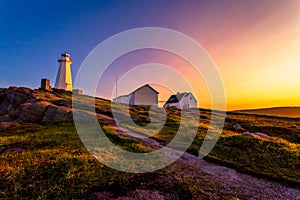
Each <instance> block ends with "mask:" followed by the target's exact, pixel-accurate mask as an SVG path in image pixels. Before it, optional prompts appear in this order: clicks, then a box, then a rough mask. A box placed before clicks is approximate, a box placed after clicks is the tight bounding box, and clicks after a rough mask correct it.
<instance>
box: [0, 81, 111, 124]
mask: <svg viewBox="0 0 300 200" xmlns="http://www.w3.org/2000/svg"><path fill="white" fill-rule="evenodd" d="M71 94H72V93H70V92H66V91H63V90H55V89H53V91H45V90H32V89H29V88H24V87H9V88H7V89H6V88H0V130H1V129H2V130H4V129H6V128H8V127H9V126H11V125H13V124H14V123H17V122H50V123H51V122H68V121H73V112H76V113H80V115H79V119H77V120H80V121H83V122H88V121H91V120H94V119H98V120H99V119H101V120H102V121H103V122H105V123H107V124H114V123H115V122H114V120H113V119H112V118H111V117H109V116H107V115H106V114H107V113H108V114H110V110H106V109H104V108H102V109H100V108H98V107H97V108H96V110H97V111H98V112H100V113H101V114H95V113H94V112H90V111H89V109H87V108H89V104H90V102H84V103H82V102H78V103H80V106H78V107H80V109H75V110H74V111H73V110H72V100H71V96H70V95H71ZM81 104H82V105H81ZM2 123H3V124H2Z"/></svg>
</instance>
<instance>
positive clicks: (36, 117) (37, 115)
mask: <svg viewBox="0 0 300 200" xmlns="http://www.w3.org/2000/svg"><path fill="white" fill-rule="evenodd" d="M49 105H51V104H50V103H49V102H46V101H39V102H34V103H23V104H21V105H20V107H19V108H18V109H17V110H16V111H15V112H13V113H12V114H11V116H12V117H13V118H17V119H20V120H22V121H26V122H39V121H41V120H42V119H43V116H44V114H45V112H46V110H47V108H48V106H49Z"/></svg>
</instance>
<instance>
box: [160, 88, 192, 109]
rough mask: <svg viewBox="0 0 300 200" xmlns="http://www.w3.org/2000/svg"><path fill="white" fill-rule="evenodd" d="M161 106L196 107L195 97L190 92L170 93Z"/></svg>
mask: <svg viewBox="0 0 300 200" xmlns="http://www.w3.org/2000/svg"><path fill="white" fill-rule="evenodd" d="M163 107H164V108H168V107H175V108H178V109H183V108H197V99H196V98H195V97H194V95H193V94H192V93H191V92H183V93H177V94H174V95H171V96H170V98H169V99H168V101H167V102H166V103H165V104H164V106H163Z"/></svg>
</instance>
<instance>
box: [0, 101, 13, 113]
mask: <svg viewBox="0 0 300 200" xmlns="http://www.w3.org/2000/svg"><path fill="white" fill-rule="evenodd" d="M13 110H14V107H13V105H12V104H10V103H9V102H8V101H6V100H4V101H2V103H1V104H0V115H5V114H8V113H9V112H12V111H13Z"/></svg>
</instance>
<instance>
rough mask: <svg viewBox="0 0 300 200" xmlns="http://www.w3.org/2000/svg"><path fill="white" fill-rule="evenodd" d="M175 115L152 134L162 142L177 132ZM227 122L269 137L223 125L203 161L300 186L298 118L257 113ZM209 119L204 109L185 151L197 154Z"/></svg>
mask: <svg viewBox="0 0 300 200" xmlns="http://www.w3.org/2000/svg"><path fill="white" fill-rule="evenodd" d="M176 116H178V115H177V114H175V116H170V117H169V118H170V119H173V120H167V124H166V126H165V127H164V128H163V129H162V130H161V132H160V133H159V134H157V135H155V136H154V138H156V139H157V141H159V142H160V143H162V144H164V145H165V144H167V143H168V142H169V141H171V139H172V138H173V137H174V136H175V134H176V133H177V129H178V126H179V123H180V119H179V118H176ZM226 121H227V122H231V123H233V124H240V125H241V126H242V127H243V128H245V129H246V130H248V131H250V132H262V133H266V134H268V135H269V136H272V137H271V138H270V139H258V138H254V137H251V136H246V135H243V134H241V133H238V132H236V131H235V130H233V129H232V128H229V127H226V126H225V128H224V130H223V132H222V134H221V137H220V138H219V140H218V142H217V144H216V145H215V147H214V148H213V150H212V151H211V152H210V153H209V154H208V155H207V156H205V157H204V159H205V160H208V161H213V162H217V163H220V164H222V165H226V166H229V167H231V168H234V169H237V170H238V171H240V172H243V173H248V174H251V175H255V176H258V177H264V178H268V179H271V180H275V181H278V182H281V183H286V184H288V185H291V186H294V187H299V186H300V179H299V177H300V170H297V169H299V168H300V121H299V120H295V119H287V118H273V117H271V118H268V117H266V116H257V115H247V114H244V115H237V116H228V117H227V118H226ZM209 122H210V113H209V112H203V113H202V114H201V119H200V122H199V128H198V133H197V135H196V137H195V139H194V141H193V143H192V145H191V146H190V147H189V149H188V150H187V151H188V152H190V153H191V154H194V155H196V156H197V155H199V149H200V146H201V144H202V142H203V139H204V137H205V134H206V132H207V129H208V125H209Z"/></svg>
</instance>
